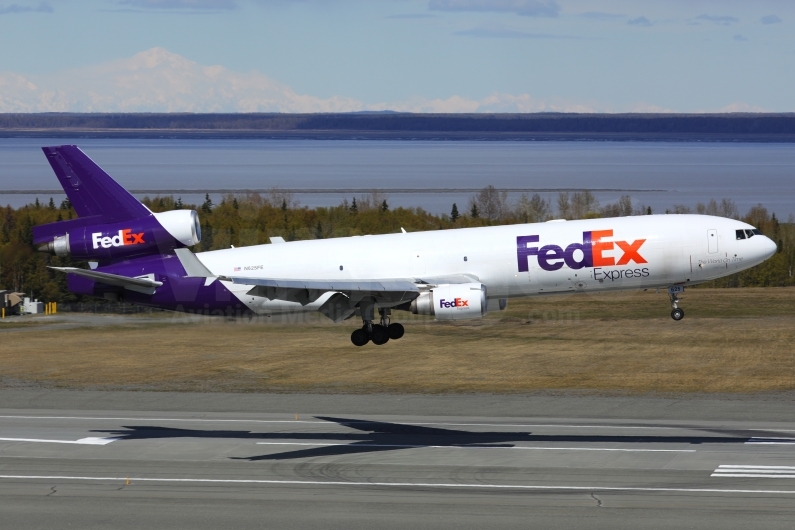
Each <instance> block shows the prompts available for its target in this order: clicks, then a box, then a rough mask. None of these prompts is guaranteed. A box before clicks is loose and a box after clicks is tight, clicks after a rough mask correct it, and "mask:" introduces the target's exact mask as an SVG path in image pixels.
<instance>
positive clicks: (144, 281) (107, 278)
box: [50, 267, 163, 294]
mask: <svg viewBox="0 0 795 530" xmlns="http://www.w3.org/2000/svg"><path fill="white" fill-rule="evenodd" d="M50 268H51V269H55V270H57V271H61V272H66V273H69V274H77V275H78V276H85V277H86V278H91V279H92V280H94V281H97V282H100V283H104V284H107V285H114V286H117V287H124V288H125V289H128V290H130V291H135V292H138V293H144V294H154V292H155V289H157V288H158V287H160V286H161V285H163V282H158V281H155V280H150V279H149V278H130V277H129V276H120V275H118V274H110V273H107V272H99V271H92V270H87V269H78V268H77V267H50Z"/></svg>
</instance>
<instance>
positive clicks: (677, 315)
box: [671, 307, 685, 322]
mask: <svg viewBox="0 0 795 530" xmlns="http://www.w3.org/2000/svg"><path fill="white" fill-rule="evenodd" d="M671 318H673V319H674V320H676V321H677V322H678V321H680V320H682V319H683V318H685V310H684V309H682V308H679V307H677V308H676V309H674V310H673V311H671Z"/></svg>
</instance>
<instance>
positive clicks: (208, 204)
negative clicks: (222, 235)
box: [202, 193, 213, 213]
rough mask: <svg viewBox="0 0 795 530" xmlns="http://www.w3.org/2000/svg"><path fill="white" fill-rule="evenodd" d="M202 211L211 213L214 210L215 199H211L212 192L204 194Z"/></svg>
mask: <svg viewBox="0 0 795 530" xmlns="http://www.w3.org/2000/svg"><path fill="white" fill-rule="evenodd" d="M202 211H203V212H204V213H210V212H212V211H213V201H212V199H210V194H209V193H205V194H204V204H202Z"/></svg>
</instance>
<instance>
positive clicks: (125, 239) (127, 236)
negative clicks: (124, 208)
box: [121, 228, 132, 245]
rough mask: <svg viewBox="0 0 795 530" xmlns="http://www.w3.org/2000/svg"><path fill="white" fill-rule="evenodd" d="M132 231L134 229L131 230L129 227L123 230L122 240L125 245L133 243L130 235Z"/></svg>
mask: <svg viewBox="0 0 795 530" xmlns="http://www.w3.org/2000/svg"><path fill="white" fill-rule="evenodd" d="M130 232H132V230H130V229H129V228H128V229H127V230H122V231H121V234H122V238H121V240H122V244H123V245H132V236H131V235H130Z"/></svg>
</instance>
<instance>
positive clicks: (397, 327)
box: [387, 322, 406, 340]
mask: <svg viewBox="0 0 795 530" xmlns="http://www.w3.org/2000/svg"><path fill="white" fill-rule="evenodd" d="M387 331H389V338H390V339H392V340H397V339H399V338H400V337H402V336H403V334H404V333H405V332H406V330H405V328H404V327H403V324H398V323H397V322H394V323H392V324H389V327H388V328H387Z"/></svg>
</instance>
